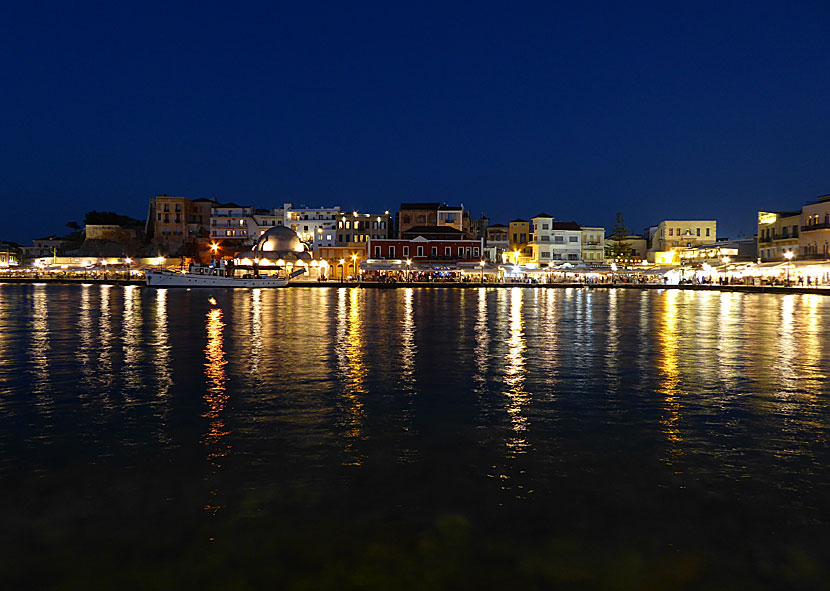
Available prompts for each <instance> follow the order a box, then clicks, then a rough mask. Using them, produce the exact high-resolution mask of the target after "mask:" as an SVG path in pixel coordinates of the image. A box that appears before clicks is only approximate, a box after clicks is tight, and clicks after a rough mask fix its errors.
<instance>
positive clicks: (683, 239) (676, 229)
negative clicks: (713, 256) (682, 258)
mask: <svg viewBox="0 0 830 591" xmlns="http://www.w3.org/2000/svg"><path fill="white" fill-rule="evenodd" d="M649 235H650V237H651V244H650V247H649V251H648V261H649V262H652V263H653V262H654V261H655V260H657V259H658V258H659V259H661V260H667V257H668V255H665V254H663V255H659V256H658V254H657V253H677V256H675V255H674V254H672V255H671V258H672V259H673V260H674V259H679V253H680V251H682V250H683V249H684V248H693V247H695V246H704V245H707V244H711V243H713V242H715V241H716V240H717V222H716V221H715V220H664V221H662V222H660V223H659V224H657V225H656V226H652V228H650V229H649Z"/></svg>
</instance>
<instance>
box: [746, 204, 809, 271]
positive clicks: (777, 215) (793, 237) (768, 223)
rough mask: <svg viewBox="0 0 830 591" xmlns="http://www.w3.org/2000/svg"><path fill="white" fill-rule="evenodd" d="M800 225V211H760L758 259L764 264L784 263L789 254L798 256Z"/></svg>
mask: <svg viewBox="0 0 830 591" xmlns="http://www.w3.org/2000/svg"><path fill="white" fill-rule="evenodd" d="M800 225H801V212H800V211H759V212H758V252H757V254H756V256H757V258H759V259H761V261H763V262H767V261H783V260H786V257H785V253H787V252H792V253H793V256H795V255H797V254H798V251H799V244H798V241H799V238H798V235H799V230H798V228H799V226H800Z"/></svg>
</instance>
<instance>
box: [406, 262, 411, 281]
mask: <svg viewBox="0 0 830 591" xmlns="http://www.w3.org/2000/svg"><path fill="white" fill-rule="evenodd" d="M411 267H412V259H406V281H407V283H408V282H409V281H411V280H412V270H411Z"/></svg>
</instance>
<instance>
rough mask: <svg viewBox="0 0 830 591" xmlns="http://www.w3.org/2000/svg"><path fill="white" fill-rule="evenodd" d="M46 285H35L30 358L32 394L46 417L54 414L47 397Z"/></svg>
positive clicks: (47, 315) (50, 400) (47, 321)
mask: <svg viewBox="0 0 830 591" xmlns="http://www.w3.org/2000/svg"><path fill="white" fill-rule="evenodd" d="M46 289H47V288H46V286H45V285H35V286H34V292H33V294H32V306H33V310H32V340H31V346H30V349H29V358H30V359H31V360H32V393H33V394H35V395H36V396H37V399H36V400H37V402H36V403H35V404H36V406H37V409H38V411H40V412H41V413H42V414H44V415H47V416H48V415H51V414H52V406H53V403H54V401H53V400H52V398H51V396H46V394H47V393H48V391H49V350H50V349H51V345H50V343H49V304H48V298H47V294H46Z"/></svg>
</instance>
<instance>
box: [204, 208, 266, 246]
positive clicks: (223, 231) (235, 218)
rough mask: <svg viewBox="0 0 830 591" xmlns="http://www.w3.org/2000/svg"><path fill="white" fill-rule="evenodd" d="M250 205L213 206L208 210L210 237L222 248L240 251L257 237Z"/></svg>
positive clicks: (252, 210) (257, 232) (257, 231)
mask: <svg viewBox="0 0 830 591" xmlns="http://www.w3.org/2000/svg"><path fill="white" fill-rule="evenodd" d="M253 214H254V209H253V207H251V206H250V205H237V204H236V203H222V204H218V203H217V204H215V205H214V206H212V207H211V208H210V237H211V239H213V240H214V241H221V242H220V243H221V245H222V248H223V249H224V248H229V249H230V250H233V249H240V250H241V249H242V247H244V246H250V245H252V244H253V243H254V241H255V240H256V239H257V238H258V237H259V230H258V228H257V224H256V221H255V220H254V217H253Z"/></svg>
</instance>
